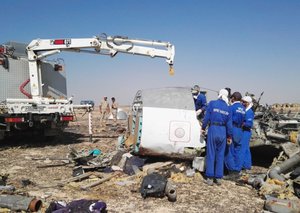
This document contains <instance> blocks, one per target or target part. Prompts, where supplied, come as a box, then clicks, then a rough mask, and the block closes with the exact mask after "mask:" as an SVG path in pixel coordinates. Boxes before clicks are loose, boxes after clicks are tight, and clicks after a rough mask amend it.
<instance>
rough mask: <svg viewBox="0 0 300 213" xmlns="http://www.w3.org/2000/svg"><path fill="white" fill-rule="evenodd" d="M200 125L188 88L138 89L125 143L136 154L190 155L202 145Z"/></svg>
mask: <svg viewBox="0 0 300 213" xmlns="http://www.w3.org/2000/svg"><path fill="white" fill-rule="evenodd" d="M200 129H201V128H200V124H199V122H198V120H197V116H196V112H195V105H194V101H193V96H192V93H191V89H190V88H181V87H174V88H160V89H148V90H140V91H138V92H137V94H136V96H135V98H134V101H133V105H132V112H131V116H130V117H129V125H128V135H127V141H125V145H127V146H129V147H131V149H132V150H133V151H134V152H135V153H137V154H139V155H148V156H149V155H152V156H166V157H172V158H190V159H192V158H193V157H194V156H196V155H197V154H199V152H198V151H200V150H201V148H203V147H205V141H204V138H203V137H201V135H200ZM190 149H192V150H193V151H192V152H191V151H190Z"/></svg>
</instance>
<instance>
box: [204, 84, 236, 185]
mask: <svg viewBox="0 0 300 213" xmlns="http://www.w3.org/2000/svg"><path fill="white" fill-rule="evenodd" d="M207 126H209V127H208V134H207V144H206V171H205V175H206V178H207V179H206V180H205V181H204V182H205V183H206V184H208V185H213V183H214V181H215V182H216V184H217V185H221V179H222V178H223V174H224V153H225V147H226V139H227V141H228V142H229V143H230V141H231V136H232V120H231V112H230V109H229V106H228V91H227V90H225V89H221V90H220V92H219V95H218V99H217V100H215V101H210V102H209V104H208V107H207V110H206V113H205V116H204V119H203V125H202V130H201V132H202V133H203V132H204V130H205V128H206V127H207Z"/></svg>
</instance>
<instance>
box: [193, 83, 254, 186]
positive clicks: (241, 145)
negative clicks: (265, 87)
mask: <svg viewBox="0 0 300 213" xmlns="http://www.w3.org/2000/svg"><path fill="white" fill-rule="evenodd" d="M230 92H231V90H230V88H225V89H221V90H220V91H219V93H218V99H217V100H213V101H210V102H209V103H208V104H207V102H206V97H205V95H204V94H203V93H201V92H200V87H199V86H197V85H195V86H194V88H193V90H192V93H193V96H194V101H195V108H196V114H197V118H198V119H200V122H201V123H202V129H201V134H204V133H205V130H206V128H207V127H208V131H207V142H206V171H205V175H206V180H205V181H204V182H205V183H206V184H208V185H213V184H214V183H216V184H217V185H221V180H222V179H223V176H224V166H225V168H226V170H227V171H228V175H227V176H226V178H227V179H231V180H233V179H237V178H238V177H239V175H240V173H241V171H242V170H243V169H244V170H250V169H251V166H252V160H251V152H250V146H249V145H250V144H249V143H250V138H251V128H252V127H253V120H254V112H253V110H252V109H251V108H252V106H253V103H252V102H253V101H252V98H251V97H250V96H244V97H242V95H241V93H240V92H234V93H233V94H230Z"/></svg>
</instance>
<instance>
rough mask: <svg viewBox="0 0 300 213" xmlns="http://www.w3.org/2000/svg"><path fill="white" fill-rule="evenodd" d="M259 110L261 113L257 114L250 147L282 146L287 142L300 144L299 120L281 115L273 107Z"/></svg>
mask: <svg viewBox="0 0 300 213" xmlns="http://www.w3.org/2000/svg"><path fill="white" fill-rule="evenodd" d="M259 108H260V109H261V111H258V112H255V119H254V126H253V129H252V138H251V143H250V146H252V147H254V146H261V145H280V144H282V143H287V142H293V143H295V144H300V134H299V133H300V131H299V130H300V120H299V118H297V117H294V116H293V117H288V116H286V115H284V114H279V113H278V112H275V111H274V110H272V108H271V107H262V106H260V107H259Z"/></svg>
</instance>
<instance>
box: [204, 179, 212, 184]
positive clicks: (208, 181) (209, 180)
mask: <svg viewBox="0 0 300 213" xmlns="http://www.w3.org/2000/svg"><path fill="white" fill-rule="evenodd" d="M204 183H206V184H207V185H209V186H212V185H214V181H213V179H211V178H207V179H206V180H204Z"/></svg>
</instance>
